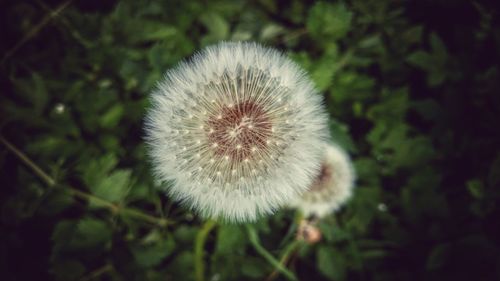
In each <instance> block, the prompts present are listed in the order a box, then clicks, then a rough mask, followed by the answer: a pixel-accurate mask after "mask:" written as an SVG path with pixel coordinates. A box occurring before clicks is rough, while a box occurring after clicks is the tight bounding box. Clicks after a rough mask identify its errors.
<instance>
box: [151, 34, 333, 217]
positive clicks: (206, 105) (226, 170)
mask: <svg viewBox="0 0 500 281" xmlns="http://www.w3.org/2000/svg"><path fill="white" fill-rule="evenodd" d="M151 103H152V107H151V108H150V109H149V111H148V115H147V117H146V134H147V141H148V144H149V152H150V155H151V158H152V161H153V167H154V170H155V175H156V176H157V177H158V178H159V179H160V180H162V181H173V184H172V185H171V186H170V187H169V189H168V190H167V192H168V194H169V195H170V196H171V197H172V198H174V199H176V200H178V201H181V202H183V203H184V204H186V205H188V206H189V207H191V208H192V209H194V210H195V211H197V213H199V214H201V215H202V216H204V217H210V218H221V219H224V220H227V221H233V222H243V221H253V220H255V219H257V218H258V217H259V216H262V215H265V214H270V213H272V212H273V211H275V210H276V209H278V208H280V207H282V206H283V205H284V204H285V203H286V202H287V201H289V200H291V199H292V198H295V197H297V195H299V194H301V193H303V192H304V191H305V190H306V189H307V188H308V186H309V185H310V184H311V182H312V181H313V179H314V175H315V174H317V171H318V169H319V166H320V165H319V164H320V160H321V147H320V146H321V144H322V142H323V141H324V139H326V134H325V132H327V129H326V119H327V117H326V114H325V112H324V109H323V106H322V101H321V96H320V95H318V94H317V92H316V90H315V89H314V87H313V85H312V84H311V82H310V81H309V80H308V79H307V77H306V76H305V74H304V72H303V71H302V70H301V69H300V68H299V67H298V66H297V65H296V64H295V63H293V62H292V61H290V60H289V59H287V58H286V57H285V56H284V55H282V54H281V53H279V52H278V51H276V50H273V49H268V48H264V47H262V46H260V45H258V44H255V43H220V44H218V45H215V46H212V47H208V48H206V49H204V50H203V51H201V52H200V53H198V54H197V55H195V56H194V57H193V58H192V59H191V60H190V61H187V62H182V63H181V64H179V65H178V66H177V67H176V68H174V69H173V70H170V71H168V72H167V74H166V75H165V77H164V79H163V80H162V81H161V82H160V83H159V84H158V87H157V89H156V90H155V91H154V92H153V94H152V95H151ZM285 108H286V110H285ZM292 120H293V121H292ZM177 132H188V133H177ZM183 148H186V149H183ZM172 155H173V156H175V158H176V159H174V158H173V157H172ZM200 168H201V169H200ZM186 172H191V176H190V177H187V176H186Z"/></svg>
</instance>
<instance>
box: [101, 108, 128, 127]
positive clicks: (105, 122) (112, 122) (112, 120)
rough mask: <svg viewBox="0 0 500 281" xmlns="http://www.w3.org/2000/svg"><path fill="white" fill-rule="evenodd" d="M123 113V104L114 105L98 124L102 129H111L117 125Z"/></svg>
mask: <svg viewBox="0 0 500 281" xmlns="http://www.w3.org/2000/svg"><path fill="white" fill-rule="evenodd" d="M124 112H125V107H124V106H123V104H115V105H114V106H112V107H111V108H110V109H108V110H107V111H106V112H105V113H104V114H103V115H102V116H101V117H100V118H99V124H100V125H101V127H103V128H113V127H115V126H116V125H118V122H120V119H121V118H122V116H123V114H124Z"/></svg>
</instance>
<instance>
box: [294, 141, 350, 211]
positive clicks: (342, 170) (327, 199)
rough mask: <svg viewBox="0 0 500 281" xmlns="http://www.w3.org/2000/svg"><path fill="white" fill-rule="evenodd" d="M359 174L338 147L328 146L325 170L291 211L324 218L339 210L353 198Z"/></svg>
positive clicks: (296, 201)
mask: <svg viewBox="0 0 500 281" xmlns="http://www.w3.org/2000/svg"><path fill="white" fill-rule="evenodd" d="M354 179H355V174H354V170H353V167H352V163H351V160H350V158H349V156H348V155H347V154H346V153H345V152H344V151H343V150H342V149H341V148H340V147H339V146H337V145H333V144H328V143H325V144H324V157H323V162H322V165H321V170H320V172H319V173H318V175H317V176H316V178H315V180H314V182H313V183H312V184H311V186H310V187H309V190H308V191H307V192H305V193H304V194H303V195H302V196H301V197H299V198H297V199H296V200H295V201H294V202H293V203H292V204H290V206H291V207H295V208H298V209H300V210H301V211H302V212H303V213H304V215H305V216H315V217H319V218H321V217H324V216H326V215H328V214H330V213H332V212H334V211H336V210H337V209H339V208H340V207H341V206H342V205H343V204H345V203H346V202H347V200H348V199H349V198H350V197H351V195H352V189H353V187H354Z"/></svg>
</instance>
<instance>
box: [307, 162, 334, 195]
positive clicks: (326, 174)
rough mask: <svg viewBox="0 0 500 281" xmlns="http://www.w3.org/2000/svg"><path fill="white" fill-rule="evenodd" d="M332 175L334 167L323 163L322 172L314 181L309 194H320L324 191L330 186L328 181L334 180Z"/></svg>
mask: <svg viewBox="0 0 500 281" xmlns="http://www.w3.org/2000/svg"><path fill="white" fill-rule="evenodd" d="M332 175H333V167H331V166H330V165H328V164H326V163H323V164H322V165H321V172H320V174H319V175H318V176H317V177H316V179H315V180H314V183H313V184H312V186H311V187H310V188H309V192H320V191H321V190H323V189H324V188H325V187H326V185H327V184H328V181H330V179H331V178H332Z"/></svg>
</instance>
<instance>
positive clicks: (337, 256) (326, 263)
mask: <svg viewBox="0 0 500 281" xmlns="http://www.w3.org/2000/svg"><path fill="white" fill-rule="evenodd" d="M316 260H317V266H318V269H319V271H320V272H321V273H323V274H324V275H325V276H326V277H328V278H329V279H330V280H342V279H344V275H345V261H344V259H343V258H342V252H340V251H335V250H334V249H333V248H331V247H327V246H322V247H320V248H319V249H318V251H317V254H316Z"/></svg>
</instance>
